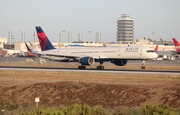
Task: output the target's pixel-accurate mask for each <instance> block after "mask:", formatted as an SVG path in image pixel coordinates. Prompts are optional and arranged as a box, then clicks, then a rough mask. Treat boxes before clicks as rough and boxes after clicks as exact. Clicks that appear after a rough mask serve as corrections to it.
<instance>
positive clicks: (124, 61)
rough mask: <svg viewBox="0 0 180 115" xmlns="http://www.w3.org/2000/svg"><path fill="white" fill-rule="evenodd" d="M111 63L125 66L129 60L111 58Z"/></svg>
mask: <svg viewBox="0 0 180 115" xmlns="http://www.w3.org/2000/svg"><path fill="white" fill-rule="evenodd" d="M111 63H113V64H115V65H117V66H125V65H126V64H127V60H125V59H122V60H120V59H116V60H111Z"/></svg>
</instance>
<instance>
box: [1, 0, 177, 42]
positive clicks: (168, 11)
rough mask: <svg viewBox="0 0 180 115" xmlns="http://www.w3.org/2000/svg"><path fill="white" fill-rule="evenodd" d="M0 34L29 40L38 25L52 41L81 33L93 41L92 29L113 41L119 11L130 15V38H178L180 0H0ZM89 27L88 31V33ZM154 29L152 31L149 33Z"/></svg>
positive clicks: (17, 39) (74, 38) (75, 39)
mask: <svg viewBox="0 0 180 115" xmlns="http://www.w3.org/2000/svg"><path fill="white" fill-rule="evenodd" d="M0 1H1V2H0V3H1V6H0V37H8V31H9V30H11V31H12V33H13V36H14V38H15V39H14V41H20V40H21V31H23V32H25V41H33V32H34V31H35V26H37V25H38V26H41V27H42V28H43V30H44V31H45V33H46V34H47V36H48V37H49V39H50V40H51V41H52V42H58V41H59V33H60V32H61V31H62V30H64V31H65V33H64V38H63V41H64V42H67V38H68V37H67V36H68V34H67V33H68V31H71V32H72V40H73V41H77V40H78V33H82V39H83V40H84V41H95V32H101V40H102V41H105V42H109V41H116V33H117V20H118V18H119V17H120V16H121V14H124V13H127V14H130V15H131V17H132V18H133V19H134V38H143V37H146V38H152V39H154V40H159V39H160V38H162V39H164V40H168V41H170V40H171V39H172V37H176V38H177V39H178V40H180V0H0ZM88 31H91V33H88ZM152 32H154V33H155V34H152Z"/></svg>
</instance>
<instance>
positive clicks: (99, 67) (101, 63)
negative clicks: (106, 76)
mask: <svg viewBox="0 0 180 115" xmlns="http://www.w3.org/2000/svg"><path fill="white" fill-rule="evenodd" d="M97 69H98V70H103V69H104V66H103V62H100V66H97Z"/></svg>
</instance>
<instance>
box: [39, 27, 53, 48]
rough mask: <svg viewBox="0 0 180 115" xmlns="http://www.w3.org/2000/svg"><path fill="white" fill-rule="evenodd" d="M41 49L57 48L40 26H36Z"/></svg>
mask: <svg viewBox="0 0 180 115" xmlns="http://www.w3.org/2000/svg"><path fill="white" fill-rule="evenodd" d="M36 31H37V35H38V40H39V43H40V46H41V51H45V50H51V49H55V48H54V47H53V45H52V44H51V42H50V41H49V39H48V38H47V36H46V34H45V33H44V31H43V30H42V28H41V27H40V26H36Z"/></svg>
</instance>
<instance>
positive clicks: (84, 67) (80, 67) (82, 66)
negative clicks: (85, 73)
mask: <svg viewBox="0 0 180 115" xmlns="http://www.w3.org/2000/svg"><path fill="white" fill-rule="evenodd" d="M78 69H86V66H84V65H81V66H78Z"/></svg>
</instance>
